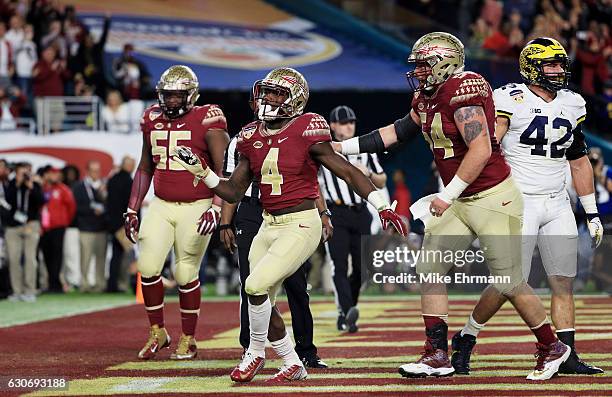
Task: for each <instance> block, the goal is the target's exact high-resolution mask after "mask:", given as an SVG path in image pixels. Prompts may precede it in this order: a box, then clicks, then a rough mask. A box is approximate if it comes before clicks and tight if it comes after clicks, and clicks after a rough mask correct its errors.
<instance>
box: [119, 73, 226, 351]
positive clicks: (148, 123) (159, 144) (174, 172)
mask: <svg viewBox="0 0 612 397" xmlns="http://www.w3.org/2000/svg"><path fill="white" fill-rule="evenodd" d="M198 88H199V84H198V78H197V76H196V75H195V74H194V73H193V71H192V70H191V69H190V68H188V67H187V66H182V65H175V66H172V67H170V68H169V69H168V70H166V71H165V72H164V73H163V74H162V76H161V78H160V80H159V82H158V83H157V87H156V90H157V96H158V100H159V105H153V106H151V107H150V108H148V109H147V110H145V112H144V115H143V117H142V120H141V129H142V134H143V136H142V138H143V139H142V142H143V144H142V155H141V158H140V164H139V165H138V170H137V171H136V175H135V176H134V183H133V185H132V193H131V195H130V201H129V205H128V210H127V213H126V214H125V232H126V235H127V237H128V238H129V239H130V240H131V241H132V242H133V243H136V242H138V245H139V252H140V255H139V258H138V271H139V272H140V274H141V276H142V294H143V297H144V302H145V309H146V311H147V315H148V317H149V322H150V324H151V329H150V333H149V339H148V340H147V342H146V344H145V346H144V347H143V348H142V350H140V352H139V353H138V357H139V358H141V359H144V360H147V359H150V358H153V357H154V356H155V355H156V353H157V352H158V351H159V350H160V349H162V348H164V347H167V346H169V345H170V336H169V335H168V332H167V331H166V329H165V328H164V311H163V310H164V287H163V285H162V280H161V276H160V273H161V271H162V267H163V264H164V261H165V258H166V256H167V255H168V252H169V251H170V249H171V248H172V247H173V246H174V254H175V257H176V271H175V274H174V277H175V279H176V281H177V283H178V285H179V300H180V310H181V322H182V330H183V332H182V335H181V337H180V339H179V342H178V344H177V347H176V351H175V352H174V353H173V354H172V355H171V357H170V358H172V359H175V360H185V359H191V358H194V357H195V356H196V354H197V350H196V341H195V339H194V333H195V329H196V324H197V321H198V315H199V312H200V281H199V280H198V274H199V270H200V263H201V261H202V256H203V254H204V251H205V250H206V247H207V246H208V242H209V241H210V236H211V233H212V232H213V231H214V229H215V227H216V225H217V223H218V219H219V210H220V204H221V199H219V198H218V197H214V198H213V196H214V193H213V191H212V190H211V189H209V188H208V187H206V186H205V185H202V184H200V185H194V184H193V176H192V175H191V174H190V173H189V172H187V171H185V169H184V168H183V167H181V166H180V165H179V164H178V163H177V162H175V161H174V160H173V159H172V158H171V157H170V153H171V152H172V150H173V149H174V148H175V147H176V146H177V145H185V146H188V147H190V148H191V150H192V151H193V152H194V153H197V154H198V155H199V156H202V158H204V159H206V161H207V162H210V164H212V165H213V166H214V169H215V171H216V172H220V171H221V169H222V167H223V153H224V151H225V147H226V146H227V144H228V142H229V136H228V134H227V131H226V130H227V127H226V121H225V116H224V115H223V112H222V111H221V109H220V108H219V107H217V106H216V105H204V106H195V102H196V100H197V99H198V96H199V94H198ZM151 180H153V186H154V189H155V198H154V199H153V200H152V201H151V204H150V205H149V208H148V210H147V212H146V214H145V216H144V218H143V222H142V225H141V227H140V228H139V219H138V211H139V210H140V206H141V204H142V201H143V199H144V197H145V195H146V194H147V191H148V190H149V186H150V184H151ZM198 219H199V221H198Z"/></svg>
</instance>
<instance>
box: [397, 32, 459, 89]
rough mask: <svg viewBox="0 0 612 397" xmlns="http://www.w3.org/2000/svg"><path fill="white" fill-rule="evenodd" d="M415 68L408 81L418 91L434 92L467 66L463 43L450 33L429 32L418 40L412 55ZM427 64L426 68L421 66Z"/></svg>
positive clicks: (407, 74)
mask: <svg viewBox="0 0 612 397" xmlns="http://www.w3.org/2000/svg"><path fill="white" fill-rule="evenodd" d="M408 63H411V64H414V66H415V70H413V71H411V72H408V73H406V77H407V79H408V84H409V85H410V86H411V88H412V89H413V90H415V91H420V90H425V91H433V90H434V89H435V88H436V87H438V86H439V85H440V84H442V83H444V82H445V81H446V80H448V78H449V77H450V76H451V75H453V74H454V73H460V72H462V71H463V67H464V66H465V51H464V49H463V43H461V41H460V40H459V39H458V38H456V37H455V36H453V35H452V34H450V33H445V32H433V33H427V34H426V35H424V36H423V37H421V38H420V39H418V40H417V42H416V43H414V46H413V47H412V52H411V53H410V56H409V57H408ZM422 67H425V71H421V70H419V71H418V72H417V69H421V68H422Z"/></svg>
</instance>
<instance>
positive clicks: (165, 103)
mask: <svg viewBox="0 0 612 397" xmlns="http://www.w3.org/2000/svg"><path fill="white" fill-rule="evenodd" d="M199 88H200V84H199V83H198V76H196V75H195V73H194V72H193V70H191V68H189V67H188V66H184V65H174V66H170V67H169V68H168V69H167V70H166V71H165V72H164V73H163V74H162V75H161V77H160V78H159V82H158V83H157V86H156V87H155V91H157V100H158V102H159V107H160V108H161V109H162V111H163V112H164V114H165V115H166V116H167V117H168V118H170V119H174V118H177V117H180V116H182V115H184V114H185V113H187V112H189V111H190V110H191V108H193V106H194V105H195V103H196V101H197V100H198V97H199V96H200V93H199ZM175 95H178V96H179V97H180V100H179V101H178V102H177V101H175V100H174V98H172V97H173V96H175ZM171 98H172V99H171Z"/></svg>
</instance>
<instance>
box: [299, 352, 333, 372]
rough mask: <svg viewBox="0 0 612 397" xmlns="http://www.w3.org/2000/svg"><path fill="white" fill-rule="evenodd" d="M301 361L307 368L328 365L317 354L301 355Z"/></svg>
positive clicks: (326, 366) (323, 367)
mask: <svg viewBox="0 0 612 397" xmlns="http://www.w3.org/2000/svg"><path fill="white" fill-rule="evenodd" d="M301 360H302V363H303V364H304V366H305V367H308V368H317V369H325V368H328V365H327V364H326V363H325V362H324V361H323V360H321V358H320V357H319V356H316V355H315V356H309V357H302V358H301Z"/></svg>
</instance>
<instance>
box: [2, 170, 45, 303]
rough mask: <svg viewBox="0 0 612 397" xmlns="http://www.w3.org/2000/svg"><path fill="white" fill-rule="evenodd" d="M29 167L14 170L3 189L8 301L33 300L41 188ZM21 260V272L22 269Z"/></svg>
mask: <svg viewBox="0 0 612 397" xmlns="http://www.w3.org/2000/svg"><path fill="white" fill-rule="evenodd" d="M30 169H31V166H30V165H29V164H26V163H22V164H19V165H17V166H16V167H15V178H14V179H13V180H12V181H10V182H9V184H8V186H7V188H6V201H7V203H8V204H9V205H10V206H11V209H10V211H7V212H6V214H5V218H4V220H3V224H5V225H6V230H5V239H6V250H7V253H8V258H9V272H10V276H11V287H12V289H13V295H11V296H10V297H9V299H10V300H12V301H16V300H23V301H26V302H34V301H35V300H36V295H35V293H36V268H37V267H38V264H37V260H36V252H37V251H38V240H39V236H40V209H41V207H42V205H43V203H44V197H43V193H42V188H41V186H40V184H39V183H38V182H35V181H34V177H33V176H32V174H31V171H30ZM22 256H23V268H22V261H21V259H22Z"/></svg>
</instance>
